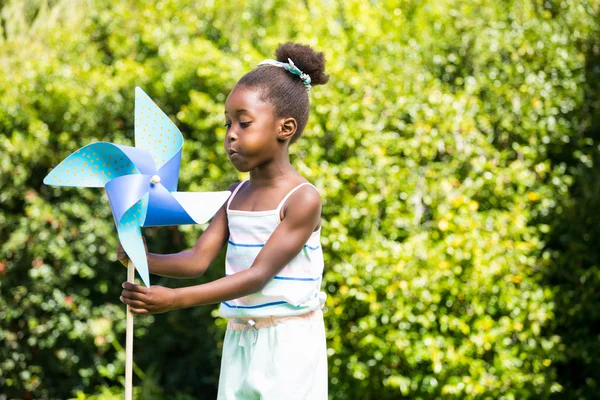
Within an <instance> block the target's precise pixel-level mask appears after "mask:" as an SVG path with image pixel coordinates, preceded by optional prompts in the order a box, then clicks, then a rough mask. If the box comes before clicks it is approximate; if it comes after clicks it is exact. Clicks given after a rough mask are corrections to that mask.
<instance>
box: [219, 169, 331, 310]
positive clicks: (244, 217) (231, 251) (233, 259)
mask: <svg viewBox="0 0 600 400" xmlns="http://www.w3.org/2000/svg"><path fill="white" fill-rule="evenodd" d="M246 182H248V181H244V182H242V183H240V184H239V185H238V186H237V187H236V188H235V190H234V191H233V193H232V195H231V197H230V198H229V201H228V202H227V219H228V224H229V240H228V243H227V254H226V256H225V273H226V274H227V275H231V274H235V273H238V272H240V271H244V270H246V269H248V268H250V267H251V266H252V263H253V262H254V259H255V258H256V256H257V255H258V253H259V252H260V251H261V250H262V248H263V247H264V245H265V243H266V242H267V240H269V237H270V236H271V234H272V233H273V231H275V229H277V227H278V226H279V223H280V222H281V221H280V212H281V208H282V207H283V205H284V204H285V202H286V201H287V199H288V198H289V197H290V196H291V195H292V194H293V193H294V192H295V191H296V190H298V189H300V188H301V187H302V186H304V185H310V186H313V185H311V184H310V183H307V182H305V183H302V184H300V185H298V186H296V187H295V188H293V189H292V190H291V191H290V192H289V193H288V194H287V195H286V196H285V197H284V198H283V200H281V202H280V203H279V206H278V207H277V209H275V210H267V211H242V210H230V209H229V205H230V204H231V201H232V200H233V198H234V197H235V195H236V194H237V192H238V190H239V189H240V188H241V187H242V186H244V185H245V184H246ZM313 187H314V186H313ZM315 190H316V188H315ZM322 275H323V249H322V248H321V228H319V229H318V230H317V231H315V232H313V233H312V234H311V235H310V237H309V238H308V241H307V242H306V244H305V245H304V247H303V248H302V250H300V252H299V253H298V255H297V256H296V257H294V259H292V261H290V263H289V264H287V265H286V266H285V267H284V268H283V269H282V270H281V271H280V272H279V273H278V274H277V275H276V276H275V277H274V278H273V279H272V280H271V281H269V283H267V285H265V287H264V288H263V289H262V290H261V291H260V292H257V293H254V294H251V295H249V296H244V297H241V298H238V299H235V300H229V301H226V302H223V303H221V307H220V314H221V315H222V316H223V317H226V318H246V317H258V318H260V317H270V316H292V315H300V314H304V313H307V312H310V311H313V310H316V309H318V308H320V307H321V305H322V304H323V303H324V302H325V298H326V295H325V293H324V292H321V290H320V289H321V281H322Z"/></svg>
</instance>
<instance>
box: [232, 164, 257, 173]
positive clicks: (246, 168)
mask: <svg viewBox="0 0 600 400" xmlns="http://www.w3.org/2000/svg"><path fill="white" fill-rule="evenodd" d="M232 164H233V166H234V167H235V169H237V170H238V171H239V172H248V171H250V170H251V169H252V168H250V167H249V166H247V165H245V164H242V165H240V164H236V163H233V162H232Z"/></svg>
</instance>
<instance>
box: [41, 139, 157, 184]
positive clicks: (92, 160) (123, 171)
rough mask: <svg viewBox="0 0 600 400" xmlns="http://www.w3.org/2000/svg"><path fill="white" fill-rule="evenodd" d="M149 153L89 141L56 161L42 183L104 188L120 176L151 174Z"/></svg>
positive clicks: (151, 163) (151, 166) (152, 171)
mask: <svg viewBox="0 0 600 400" xmlns="http://www.w3.org/2000/svg"><path fill="white" fill-rule="evenodd" d="M154 171H155V168H154V164H153V162H152V158H151V156H150V155H149V154H148V153H147V152H144V151H143V150H140V149H136V148H135V147H131V146H121V145H117V144H113V143H107V142H97V143H92V144H89V145H87V146H84V147H82V148H81V149H79V150H77V151H75V152H74V153H72V154H71V155H70V156H68V157H67V158H65V159H64V160H63V161H62V162H61V163H60V164H58V165H57V166H56V167H55V168H54V169H53V170H52V171H50V173H49V174H48V175H46V177H45V178H44V183H45V184H46V185H52V186H79V187H104V185H106V183H107V182H109V181H110V180H112V179H114V178H118V177H120V176H123V175H129V174H139V173H146V174H152V173H154Z"/></svg>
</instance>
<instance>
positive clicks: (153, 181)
mask: <svg viewBox="0 0 600 400" xmlns="http://www.w3.org/2000/svg"><path fill="white" fill-rule="evenodd" d="M150 183H151V184H153V185H156V184H157V183H160V176H158V175H152V178H150Z"/></svg>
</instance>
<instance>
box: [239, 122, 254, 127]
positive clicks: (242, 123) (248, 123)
mask: <svg viewBox="0 0 600 400" xmlns="http://www.w3.org/2000/svg"><path fill="white" fill-rule="evenodd" d="M251 123H252V121H248V122H240V126H241V127H242V128H247V127H249V126H250V124H251Z"/></svg>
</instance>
